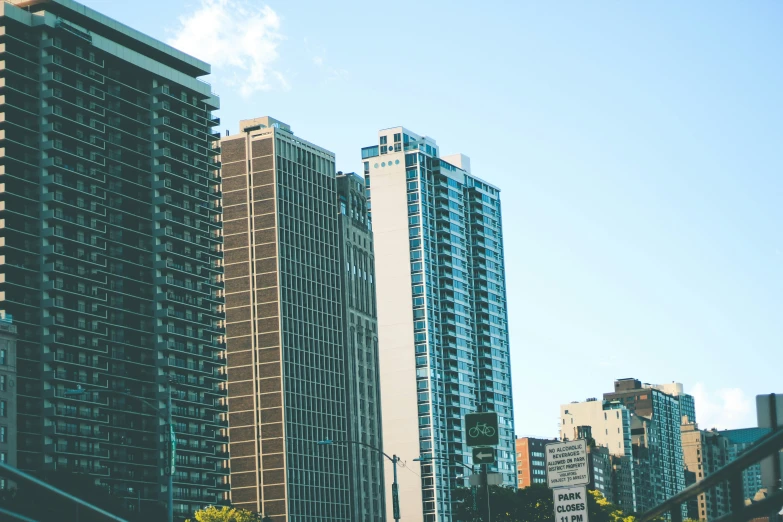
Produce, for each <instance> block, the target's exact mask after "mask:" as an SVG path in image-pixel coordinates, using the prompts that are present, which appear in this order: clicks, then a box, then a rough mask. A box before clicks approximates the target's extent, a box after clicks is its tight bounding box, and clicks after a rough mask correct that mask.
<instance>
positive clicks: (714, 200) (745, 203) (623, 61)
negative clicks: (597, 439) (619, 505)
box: [83, 0, 783, 437]
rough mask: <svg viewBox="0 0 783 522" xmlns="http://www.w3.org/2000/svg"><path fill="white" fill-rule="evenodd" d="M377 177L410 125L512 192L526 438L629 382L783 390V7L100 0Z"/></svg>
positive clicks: (517, 375) (514, 320)
mask: <svg viewBox="0 0 783 522" xmlns="http://www.w3.org/2000/svg"><path fill="white" fill-rule="evenodd" d="M83 3H84V4H86V5H88V6H90V7H92V8H94V9H96V10H98V11H100V12H102V13H104V14H106V15H108V16H111V17H113V18H115V19H117V20H119V21H121V22H123V23H125V24H127V25H129V26H131V27H133V28H135V29H138V30H141V31H143V32H145V33H147V34H149V35H151V36H153V37H155V38H158V39H160V40H163V41H166V42H169V43H171V44H173V45H175V46H176V47H178V48H180V49H182V50H184V51H186V52H189V53H191V54H194V55H196V56H197V57H199V58H202V59H205V60H207V61H209V62H210V63H212V64H213V74H212V76H211V77H210V78H207V81H209V82H210V83H212V86H213V90H214V91H215V92H216V93H217V94H219V95H220V97H221V106H222V108H221V111H220V113H219V116H220V117H221V120H222V125H221V130H222V131H226V130H228V131H230V132H232V133H234V132H236V131H237V130H238V122H239V120H240V119H248V118H252V117H257V116H263V115H270V116H273V117H275V118H277V119H279V120H282V121H284V122H286V123H288V124H289V125H291V127H292V129H293V131H294V132H295V133H296V134H297V135H299V136H301V137H302V138H304V139H306V140H308V141H311V142H313V143H316V144H318V145H321V146H323V147H325V148H327V149H329V150H332V151H334V152H335V153H336V155H337V168H338V169H339V170H343V171H351V170H354V171H361V158H360V148H361V147H362V146H366V145H372V144H374V143H375V141H376V136H377V131H378V130H379V129H382V128H388V127H393V126H398V125H403V126H405V127H406V128H408V129H410V130H412V131H414V132H416V133H418V134H422V135H427V136H431V137H433V138H434V139H436V140H437V142H438V144H439V145H440V148H441V151H442V153H443V154H452V153H457V152H462V153H464V154H466V155H468V156H470V158H471V165H472V171H473V174H474V175H476V176H479V177H481V178H484V179H485V180H487V181H489V182H490V183H492V184H494V185H496V186H498V187H500V188H501V190H502V192H501V197H502V201H503V225H504V231H505V234H504V236H505V237H504V240H505V254H506V275H507V290H508V303H509V325H510V332H511V339H510V342H511V361H512V374H513V387H514V409H515V421H516V432H517V434H518V435H519V436H541V437H553V436H556V434H557V430H558V424H557V423H558V413H559V405H560V404H563V403H568V402H571V401H577V400H579V401H581V400H584V399H586V398H588V397H600V396H601V395H602V394H603V393H604V392H608V391H611V390H612V388H613V381H614V379H616V378H623V377H635V378H638V379H640V380H642V381H643V382H649V383H666V382H671V381H678V382H682V383H683V384H684V385H685V388H686V391H688V392H690V393H692V394H694V395H695V397H696V415H697V420H698V421H699V424H700V427H702V428H707V429H708V428H712V427H717V428H719V429H723V428H738V427H749V426H755V423H756V416H755V399H754V397H755V395H757V394H762V393H770V392H783V383H781V377H780V375H781V373H780V372H781V368H782V367H783V306H781V304H782V303H781V296H783V234H781V231H782V230H783V227H781V224H783V205H782V204H781V199H783V147H782V146H781V143H783V96H781V93H783V69H781V67H780V63H781V58H783V57H782V56H781V55H782V54H783V53H782V51H783V32H782V31H780V23H781V19H782V18H783V2H779V1H775V0H754V1H753V2H736V1H733V0H731V1H723V0H711V1H706V0H704V1H700V0H694V1H692V2H675V1H660V2H626V1H610V0H606V1H600V2H598V1H593V2H584V1H576V0H574V1H569V0H559V1H547V2H541V1H513V2H512V1H510V0H506V1H495V2H481V3H476V2H467V1H463V0H450V1H445V0H444V1H440V0H437V1H436V0H430V1H427V2H413V1H409V0H399V1H397V2H392V3H389V2H362V1H358V0H356V1H341V0H332V1H329V2H324V1H322V0H286V1H282V0H280V1H277V0H274V1H271V0H270V1H269V2H264V1H256V0H212V1H207V0H203V1H201V0H165V1H160V0H157V1H152V0H135V1H134V2H119V1H117V0H83Z"/></svg>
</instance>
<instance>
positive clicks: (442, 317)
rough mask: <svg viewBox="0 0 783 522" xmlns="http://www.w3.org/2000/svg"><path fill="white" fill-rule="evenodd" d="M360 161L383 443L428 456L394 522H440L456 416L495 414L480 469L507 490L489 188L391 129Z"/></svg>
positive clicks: (504, 371) (496, 241) (500, 270)
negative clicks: (495, 430) (493, 454)
mask: <svg viewBox="0 0 783 522" xmlns="http://www.w3.org/2000/svg"><path fill="white" fill-rule="evenodd" d="M362 159H363V161H364V174H365V180H366V183H367V189H368V194H369V196H370V197H369V201H368V205H370V213H371V219H372V224H373V232H374V234H375V238H376V242H375V255H376V256H375V259H376V273H377V296H378V338H379V347H380V368H381V389H382V405H383V406H382V411H383V439H384V444H385V447H386V448H387V450H388V451H390V452H395V453H397V454H401V455H417V454H420V455H422V456H423V457H424V458H427V457H435V458H434V459H432V461H431V462H427V463H424V464H422V466H421V478H419V477H418V476H417V475H416V474H414V473H408V472H404V473H402V474H400V475H399V490H400V497H401V499H403V500H404V501H403V502H402V503H401V504H402V506H401V507H402V513H401V515H402V518H404V519H406V520H413V521H415V520H422V516H423V520H424V521H426V522H434V521H435V520H437V521H439V522H448V521H451V520H452V516H451V511H452V499H451V492H452V491H453V490H454V489H456V488H457V487H465V486H467V485H468V481H467V477H466V476H465V473H464V469H463V468H462V466H460V465H458V464H457V463H461V464H465V465H471V464H472V462H471V456H470V451H469V448H468V447H467V446H466V437H465V431H464V416H465V414H467V413H471V412H476V411H481V410H483V411H494V412H497V413H498V417H499V435H500V443H499V445H498V448H497V450H498V451H497V454H498V461H497V463H496V464H495V465H492V466H490V471H497V472H500V473H502V474H503V481H504V482H503V483H504V484H505V485H506V486H512V487H515V486H516V471H515V468H516V467H515V458H514V424H513V406H512V399H511V372H510V366H509V364H510V360H509V345H508V320H507V308H506V290H505V264H504V260H503V232H502V225H501V203H500V191H499V189H498V188H497V187H494V186H492V185H490V184H488V183H486V182H485V181H482V180H481V179H479V178H477V177H475V176H474V175H473V174H472V173H471V167H470V160H469V159H468V158H467V157H466V156H463V155H462V154H457V155H454V156H446V157H442V156H441V155H440V151H439V148H438V146H437V144H436V143H435V140H433V139H431V138H428V137H423V136H419V135H417V134H415V133H413V132H411V131H409V130H407V129H405V128H403V127H394V128H390V129H385V130H381V131H380V132H379V133H378V138H377V141H376V142H375V143H374V144H373V145H371V146H369V147H365V148H363V149H362ZM388 472H389V470H387V473H388ZM386 481H387V482H390V481H391V477H390V476H389V475H388V474H387V476H386ZM419 501H421V502H419ZM388 511H389V507H387V513H388ZM387 518H391V517H390V516H387Z"/></svg>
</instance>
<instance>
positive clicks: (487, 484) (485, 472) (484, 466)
mask: <svg viewBox="0 0 783 522" xmlns="http://www.w3.org/2000/svg"><path fill="white" fill-rule="evenodd" d="M482 468H483V472H482V475H483V479H484V480H483V483H484V491H486V493H487V518H486V522H489V520H490V519H489V517H490V510H489V480H487V478H488V477H487V465H486V464H483V465H482Z"/></svg>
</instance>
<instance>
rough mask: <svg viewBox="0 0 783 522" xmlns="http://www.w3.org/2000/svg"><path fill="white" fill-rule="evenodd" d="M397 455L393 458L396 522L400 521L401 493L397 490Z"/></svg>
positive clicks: (393, 496)
mask: <svg viewBox="0 0 783 522" xmlns="http://www.w3.org/2000/svg"><path fill="white" fill-rule="evenodd" d="M399 460H400V459H399V457H397V455H393V456H392V468H394V483H393V484H392V512H393V514H394V522H399V521H400V493H399V490H398V489H397V461H399Z"/></svg>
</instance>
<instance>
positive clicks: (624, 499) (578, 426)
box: [560, 399, 640, 513]
mask: <svg viewBox="0 0 783 522" xmlns="http://www.w3.org/2000/svg"><path fill="white" fill-rule="evenodd" d="M560 438H561V440H577V439H579V438H588V439H592V441H593V443H594V445H595V447H596V448H606V452H607V453H608V457H609V458H608V459H607V460H608V461H609V465H610V466H611V473H612V476H611V477H610V478H602V480H599V482H601V483H603V484H604V487H603V490H602V493H604V495H605V496H606V497H607V498H609V499H610V500H611V501H612V502H614V503H616V504H618V505H619V506H620V507H622V508H623V509H624V510H625V511H626V512H628V513H632V512H635V511H637V510H638V503H637V499H636V495H637V493H636V487H635V486H636V484H635V481H636V480H637V479H638V478H640V477H637V473H636V469H635V468H636V465H635V459H634V458H633V453H634V449H635V448H634V446H633V445H632V441H633V440H632V434H631V412H630V411H628V410H627V409H626V408H625V407H624V406H622V404H620V403H617V402H610V401H599V400H596V399H588V400H586V401H585V402H572V403H570V404H563V405H561V406H560ZM597 458H598V459H599V463H598V464H599V465H598V468H599V469H601V470H602V472H598V474H599V476H600V477H603V476H604V474H605V473H606V469H607V468H606V467H605V466H606V462H604V455H599V456H598V457H597ZM593 478H594V479H595V477H593Z"/></svg>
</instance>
